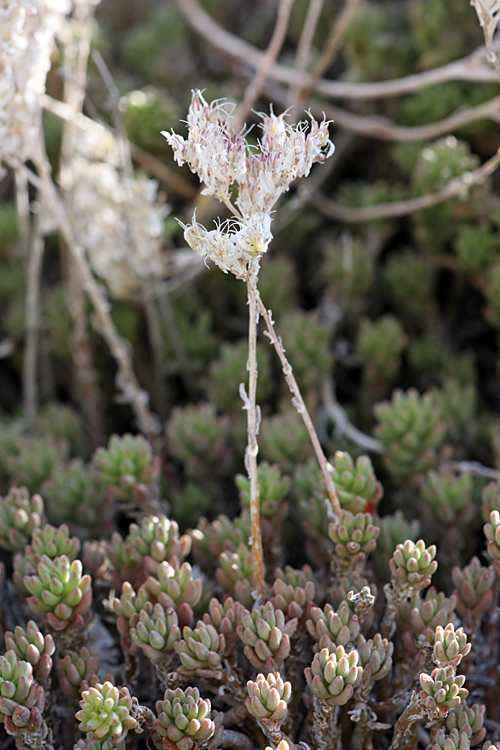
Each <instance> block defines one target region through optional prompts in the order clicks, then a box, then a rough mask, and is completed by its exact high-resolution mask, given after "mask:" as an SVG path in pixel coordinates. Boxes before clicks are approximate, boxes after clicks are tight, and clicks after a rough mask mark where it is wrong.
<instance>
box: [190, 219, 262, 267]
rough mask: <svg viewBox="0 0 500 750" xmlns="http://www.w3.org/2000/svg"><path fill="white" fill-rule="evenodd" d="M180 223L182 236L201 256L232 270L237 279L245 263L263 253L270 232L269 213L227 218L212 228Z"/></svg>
mask: <svg viewBox="0 0 500 750" xmlns="http://www.w3.org/2000/svg"><path fill="white" fill-rule="evenodd" d="M183 227H184V239H185V240H186V242H187V243H188V245H189V246H190V247H191V248H192V249H193V250H194V251H195V252H196V253H198V255H199V256H200V257H202V258H209V259H210V260H212V261H213V262H214V263H215V264H216V265H217V266H219V268H220V269H221V270H222V271H224V273H232V274H234V275H235V276H236V277H237V278H238V279H245V278H246V276H247V272H248V264H249V263H250V262H251V261H252V260H254V259H255V258H258V257H260V256H261V255H263V254H264V253H265V252H266V251H267V248H268V246H269V243H270V242H271V240H272V238H273V236H272V234H271V217H270V216H269V215H268V214H262V213H259V214H254V215H253V216H249V217H248V218H245V219H241V220H236V219H229V220H228V221H226V222H224V223H223V224H220V225H219V226H218V227H216V229H213V230H212V231H210V232H209V231H208V230H207V229H205V227H204V226H202V225H201V224H198V222H197V221H196V217H193V223H192V224H189V225H187V226H185V225H183Z"/></svg>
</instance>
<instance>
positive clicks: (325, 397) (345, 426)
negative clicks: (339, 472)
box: [321, 380, 384, 454]
mask: <svg viewBox="0 0 500 750" xmlns="http://www.w3.org/2000/svg"><path fill="white" fill-rule="evenodd" d="M321 395H322V401H323V405H324V407H325V409H326V411H327V414H328V416H329V417H330V419H331V420H332V421H333V422H335V437H339V438H341V437H346V438H347V439H348V440H351V441H352V442H353V443H354V444H355V445H359V446H360V447H361V448H363V450H366V451H370V453H377V454H382V453H384V447H383V445H382V443H381V442H380V440H377V439H376V438H373V437H371V436H370V435H366V434H365V433H364V432H361V430H358V428H357V427H355V426H354V425H353V424H351V422H349V417H348V416H347V414H346V412H345V410H344V409H343V408H342V406H341V405H340V404H339V402H338V401H337V399H336V398H335V392H334V390H333V385H332V383H331V381H329V380H325V381H324V383H323V386H322V389H321Z"/></svg>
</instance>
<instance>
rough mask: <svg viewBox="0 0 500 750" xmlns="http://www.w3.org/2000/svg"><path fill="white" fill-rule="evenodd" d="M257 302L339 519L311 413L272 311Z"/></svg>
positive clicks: (335, 496) (337, 500)
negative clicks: (276, 328) (275, 324)
mask: <svg viewBox="0 0 500 750" xmlns="http://www.w3.org/2000/svg"><path fill="white" fill-rule="evenodd" d="M257 301H258V306H259V310H260V313H261V315H262V317H263V318H264V321H265V323H266V326H267V335H268V336H269V338H270V340H271V343H272V345H273V346H274V348H275V349H276V353H277V355H278V357H279V358H280V361H281V366H282V368H283V374H284V375H285V380H286V382H287V384H288V387H289V389H290V392H291V393H292V403H293V405H294V406H295V408H296V409H297V411H298V413H299V414H300V416H301V417H302V420H303V422H304V424H305V426H306V429H307V431H308V433H309V437H310V438H311V443H312V446H313V448H314V452H315V454H316V458H317V459H318V463H319V465H320V468H321V471H322V472H323V477H324V479H325V483H326V488H327V491H328V496H329V498H330V502H331V504H332V508H333V513H334V515H335V516H336V517H337V518H338V517H339V516H340V511H341V508H340V502H339V498H338V495H337V492H336V490H335V486H334V484H333V480H332V475H331V474H330V472H329V471H328V461H327V459H326V456H325V454H324V453H323V448H322V447H321V443H320V442H319V438H318V435H317V433H316V430H315V428H314V424H313V421H312V419H311V416H310V414H309V412H308V411H307V406H306V404H305V402H304V399H303V398H302V394H301V392H300V389H299V386H298V384H297V381H296V380H295V376H294V374H293V370H292V367H291V365H290V363H289V361H288V360H287V358H286V355H285V349H284V347H283V343H282V341H281V338H279V337H278V336H277V334H276V331H275V329H274V323H273V319H272V314H271V311H270V310H268V309H267V308H266V306H265V305H264V303H263V302H262V300H261V298H260V295H259V296H258V299H257Z"/></svg>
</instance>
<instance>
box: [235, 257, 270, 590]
mask: <svg viewBox="0 0 500 750" xmlns="http://www.w3.org/2000/svg"><path fill="white" fill-rule="evenodd" d="M258 273H259V265H258V261H255V263H254V265H253V266H251V267H250V269H249V272H248V279H247V293H248V310H249V315H248V364H247V369H248V396H247V395H246V393H245V387H244V385H243V383H242V384H241V385H240V394H241V397H242V399H243V402H244V407H243V408H244V409H246V411H247V433H248V445H247V448H246V451H245V468H246V470H247V472H248V476H249V478H250V536H251V540H252V559H253V565H254V587H255V590H256V592H257V596H262V594H263V593H264V553H263V549H262V538H261V533H260V496H259V479H258V474H257V454H258V452H259V444H258V440H257V436H258V434H259V423H260V410H259V408H258V406H257V403H256V396H257V374H258V371H257V324H258V309H257V308H258V299H259V295H258V292H257V277H258Z"/></svg>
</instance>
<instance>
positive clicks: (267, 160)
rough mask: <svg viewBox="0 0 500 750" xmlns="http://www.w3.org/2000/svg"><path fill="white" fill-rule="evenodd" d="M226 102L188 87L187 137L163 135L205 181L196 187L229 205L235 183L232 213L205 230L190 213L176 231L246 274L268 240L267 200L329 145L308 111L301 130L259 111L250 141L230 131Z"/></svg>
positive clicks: (324, 127)
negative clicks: (258, 132) (257, 133)
mask: <svg viewBox="0 0 500 750" xmlns="http://www.w3.org/2000/svg"><path fill="white" fill-rule="evenodd" d="M231 109H232V108H231V106H230V105H228V104H227V102H221V101H216V102H213V103H212V104H208V103H207V102H206V101H205V99H204V98H203V96H202V94H201V92H200V91H194V92H193V97H192V100H191V106H190V108H189V114H188V119H187V125H188V131H189V133H188V139H187V140H186V139H184V138H183V137H182V136H181V135H178V134H176V133H171V134H170V133H166V132H164V131H163V135H164V136H165V138H166V139H167V141H168V143H169V144H170V146H171V147H172V149H173V152H174V158H175V160H176V161H177V163H178V164H179V165H182V164H185V163H187V164H189V166H190V168H191V171H192V172H195V173H196V174H197V175H198V176H199V178H200V180H201V181H202V182H203V183H204V184H205V186H206V187H205V188H204V189H203V190H202V193H203V194H205V195H214V196H215V197H217V198H219V200H221V201H222V202H223V203H226V205H229V202H230V200H231V191H232V189H233V185H237V186H238V197H237V199H236V206H237V207H238V210H239V212H240V213H239V216H238V219H236V220H231V221H229V222H225V223H224V224H221V225H220V226H218V227H217V228H216V229H214V230H212V231H208V230H207V229H205V227H203V226H201V225H200V224H198V223H197V222H196V218H194V219H193V224H192V225H189V226H184V237H185V239H186V242H187V243H188V244H189V245H190V247H192V249H193V250H195V252H197V253H198V254H199V255H200V256H201V257H202V258H204V259H206V258H210V259H211V260H212V261H214V263H216V264H217V265H218V266H219V268H221V269H222V270H223V271H224V272H225V273H228V272H231V273H233V274H234V275H235V276H237V278H239V279H246V278H247V275H248V270H249V263H250V262H251V261H252V260H255V259H258V258H260V257H261V256H262V255H263V254H264V253H265V252H266V251H267V248H268V245H269V242H270V241H271V239H272V234H271V211H272V209H273V206H274V204H275V203H276V201H277V200H278V198H279V197H280V195H282V193H284V192H286V191H287V190H288V189H289V187H290V185H291V183H292V182H293V181H294V180H295V179H297V178H298V177H305V176H307V175H308V174H309V172H310V170H311V167H312V165H313V164H314V163H315V162H323V161H324V160H325V159H327V158H328V157H329V156H331V154H332V153H333V151H334V146H333V143H332V142H331V141H330V138H329V133H328V123H327V122H326V121H325V120H324V121H323V122H322V123H318V122H316V120H314V118H313V117H312V116H311V124H310V129H309V132H307V125H306V124H305V123H299V125H296V126H291V125H289V124H288V123H287V122H285V114H282V115H279V116H276V115H275V114H274V113H273V112H271V114H270V115H261V117H262V131H263V135H262V138H261V140H260V142H259V146H258V148H255V147H251V146H250V145H249V144H248V143H247V142H246V140H245V138H244V136H243V134H242V133H238V134H236V133H233V132H232V130H231V127H230V117H231ZM235 213H236V212H235Z"/></svg>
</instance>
